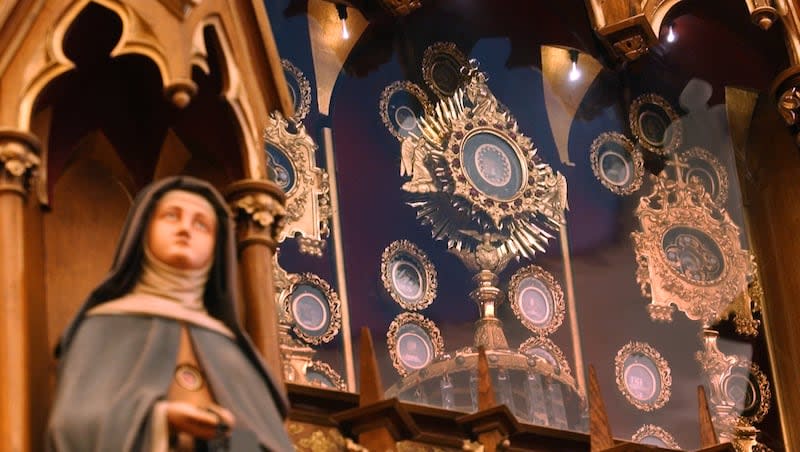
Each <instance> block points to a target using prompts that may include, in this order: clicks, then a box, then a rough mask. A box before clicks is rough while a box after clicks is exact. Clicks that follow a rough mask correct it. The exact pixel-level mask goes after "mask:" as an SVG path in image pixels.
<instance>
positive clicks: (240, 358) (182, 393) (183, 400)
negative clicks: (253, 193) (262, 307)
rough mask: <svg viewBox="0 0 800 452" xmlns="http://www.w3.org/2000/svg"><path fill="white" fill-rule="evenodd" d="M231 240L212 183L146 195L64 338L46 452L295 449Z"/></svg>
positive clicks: (167, 182)
mask: <svg viewBox="0 0 800 452" xmlns="http://www.w3.org/2000/svg"><path fill="white" fill-rule="evenodd" d="M234 241H235V238H234V235H233V223H232V218H231V214H230V211H229V210H228V208H227V206H226V204H225V202H224V200H223V199H222V197H221V196H220V195H219V193H218V192H217V191H216V190H215V189H214V188H213V187H212V186H211V185H209V184H207V183H205V182H203V181H200V180H197V179H194V178H191V177H171V178H167V179H162V180H160V181H158V182H156V183H154V184H151V185H150V186H148V187H147V188H145V189H144V190H143V191H142V192H141V193H140V194H139V196H138V197H137V198H136V200H135V201H134V204H133V207H132V208H131V211H130V213H129V214H128V218H127V221H126V223H125V226H124V229H123V231H122V234H121V238H120V243H119V246H118V248H117V252H116V256H115V257H114V261H113V264H112V267H111V271H110V272H109V274H108V276H107V277H106V278H105V280H104V281H103V282H101V283H100V285H99V286H97V288H96V289H94V290H93V291H92V292H91V294H90V295H89V297H88V298H87V300H86V302H85V303H84V304H83V306H82V307H81V308H80V310H79V311H78V314H77V316H76V317H75V319H74V320H73V321H72V322H71V323H70V325H69V326H68V328H67V329H66V331H65V333H64V335H63V336H62V337H61V341H60V343H59V347H58V350H57V352H56V353H57V356H58V357H59V359H60V362H59V375H58V390H57V394H56V398H55V403H54V405H53V408H52V412H51V415H50V422H49V425H48V430H47V447H48V450H50V451H58V452H87V451H98V452H100V451H103V452H105V451H108V452H112V451H113V452H129V451H131V452H132V451H137V452H138V451H147V452H167V451H179V452H182V451H196V452H201V451H212V450H213V451H218V450H225V451H247V452H250V451H262V450H266V451H280V452H283V451H292V450H293V449H294V448H293V447H292V444H291V442H290V440H289V438H288V435H287V433H286V431H285V429H284V426H283V418H284V416H285V414H286V398H285V395H284V392H283V389H282V388H281V387H279V386H278V384H277V383H276V380H275V378H273V376H272V375H271V373H270V371H269V370H268V369H267V368H266V367H265V366H264V363H263V362H262V361H261V359H260V358H259V356H258V354H257V353H256V351H255V349H254V348H253V345H252V344H251V342H250V340H249V339H248V338H247V336H246V335H245V334H244V332H243V331H242V329H241V327H240V326H239V323H238V320H237V316H236V311H235V307H236V305H237V301H238V300H237V297H239V292H238V288H237V285H238V278H237V274H236V267H237V266H236V252H235V243H234Z"/></svg>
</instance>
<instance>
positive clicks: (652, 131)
mask: <svg viewBox="0 0 800 452" xmlns="http://www.w3.org/2000/svg"><path fill="white" fill-rule="evenodd" d="M628 121H629V124H630V128H631V133H633V136H635V137H636V139H637V140H638V142H639V144H641V145H642V147H644V148H645V149H647V150H649V151H650V152H654V153H656V154H660V155H669V154H670V153H672V152H674V151H675V150H676V149H677V148H678V146H680V144H681V142H682V140H683V126H682V124H681V122H680V120H679V117H678V114H677V113H676V112H675V110H674V109H673V108H672V106H671V105H670V104H669V102H667V100H666V99H664V98H663V97H661V96H659V95H658V94H652V93H651V94H643V95H641V96H639V97H637V98H636V99H634V100H633V102H631V105H630V109H629V111H628Z"/></svg>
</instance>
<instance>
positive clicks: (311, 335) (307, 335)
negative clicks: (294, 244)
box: [278, 273, 342, 345]
mask: <svg viewBox="0 0 800 452" xmlns="http://www.w3.org/2000/svg"><path fill="white" fill-rule="evenodd" d="M287 278H288V281H289V282H290V284H289V286H288V287H286V288H284V289H283V290H281V291H280V292H279V293H278V303H279V306H280V316H281V317H282V318H286V319H291V323H292V331H293V332H294V334H295V335H296V336H297V337H298V338H300V339H301V340H302V341H303V342H305V343H307V344H311V345H319V344H322V343H327V342H330V341H331V340H333V338H334V337H335V336H336V335H337V334H338V333H339V328H341V326H342V314H341V302H340V301H339V295H337V294H336V292H335V291H334V290H333V288H332V287H331V286H330V284H328V283H327V282H326V281H325V280H324V279H322V278H320V277H319V276H317V275H315V274H313V273H292V274H288V275H287ZM308 302H310V303H311V304H308ZM301 303H305V304H301Z"/></svg>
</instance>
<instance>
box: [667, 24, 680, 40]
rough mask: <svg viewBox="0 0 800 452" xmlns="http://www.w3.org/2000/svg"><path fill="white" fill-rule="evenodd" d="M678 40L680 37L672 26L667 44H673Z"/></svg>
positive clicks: (668, 33)
mask: <svg viewBox="0 0 800 452" xmlns="http://www.w3.org/2000/svg"><path fill="white" fill-rule="evenodd" d="M676 39H678V35H676V34H675V30H673V29H672V25H670V26H669V31H668V32H667V42H669V43H673V42H675V40H676Z"/></svg>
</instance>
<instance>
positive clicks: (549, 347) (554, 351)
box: [517, 336, 575, 388]
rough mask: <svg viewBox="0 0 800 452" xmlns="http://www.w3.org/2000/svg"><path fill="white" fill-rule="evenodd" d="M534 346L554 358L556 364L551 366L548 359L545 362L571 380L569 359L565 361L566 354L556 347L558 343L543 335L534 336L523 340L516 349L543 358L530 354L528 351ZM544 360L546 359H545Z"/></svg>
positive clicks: (530, 355) (524, 353)
mask: <svg viewBox="0 0 800 452" xmlns="http://www.w3.org/2000/svg"><path fill="white" fill-rule="evenodd" d="M534 348H541V349H542V350H544V351H546V352H547V353H549V354H550V355H551V356H552V357H553V359H555V361H556V365H555V366H553V363H552V362H549V361H548V362H547V364H549V365H550V366H552V367H553V368H554V369H555V370H556V372H557V373H561V374H562V375H564V376H565V377H566V378H567V379H568V380H572V369H571V368H570V367H569V361H567V356H566V355H564V352H563V351H562V350H561V348H559V347H558V345H556V344H555V342H553V341H552V340H550V339H549V338H546V337H544V336H534V337H530V338H528V339H527V340H525V342H523V343H522V344H520V346H519V348H518V349H517V350H518V351H519V352H520V353H522V354H523V355H525V356H529V357H539V358H541V359H545V358H542V357H541V356H539V355H532V354H531V353H530V351H531V349H534ZM545 361H547V360H546V359H545ZM572 386H573V388H574V387H575V383H574V381H573V383H572Z"/></svg>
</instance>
